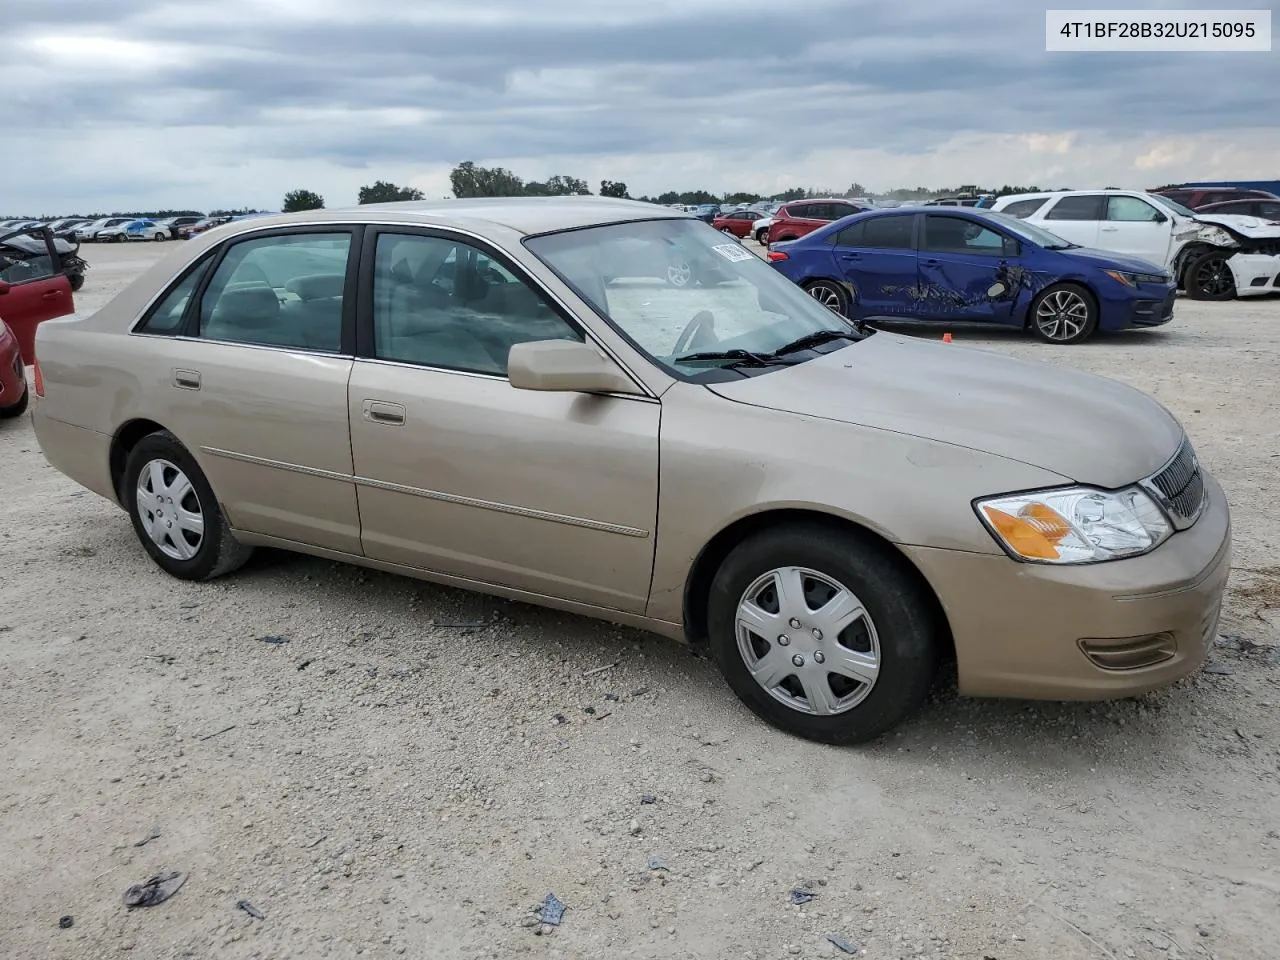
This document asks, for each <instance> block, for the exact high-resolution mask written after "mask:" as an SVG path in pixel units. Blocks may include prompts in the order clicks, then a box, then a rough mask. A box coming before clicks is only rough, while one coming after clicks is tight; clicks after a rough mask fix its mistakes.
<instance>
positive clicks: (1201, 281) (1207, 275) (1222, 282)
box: [1183, 250, 1236, 302]
mask: <svg viewBox="0 0 1280 960" xmlns="http://www.w3.org/2000/svg"><path fill="white" fill-rule="evenodd" d="M1230 256H1231V255H1230V254H1228V253H1226V252H1224V251H1221V250H1210V251H1209V252H1208V253H1204V254H1201V255H1200V256H1198V257H1196V258H1195V259H1194V260H1192V261H1191V262H1190V263H1189V264H1187V272H1186V273H1185V274H1183V276H1184V278H1185V279H1184V280H1183V287H1184V289H1185V290H1186V291H1187V296H1188V297H1190V298H1191V299H1192V300H1210V301H1216V302H1221V301H1224V300H1234V299H1235V298H1236V278H1235V276H1234V275H1233V274H1232V273H1231V268H1230V267H1228V266H1227V260H1228V259H1229V258H1230Z"/></svg>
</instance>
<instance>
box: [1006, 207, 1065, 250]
mask: <svg viewBox="0 0 1280 960" xmlns="http://www.w3.org/2000/svg"><path fill="white" fill-rule="evenodd" d="M984 213H985V215H986V216H988V217H990V218H991V219H992V220H994V221H996V222H997V223H999V224H1000V226H1002V227H1004V228H1005V229H1006V230H1008V231H1009V232H1010V233H1014V234H1017V235H1018V236H1020V237H1022V238H1023V239H1024V240H1030V241H1031V242H1032V243H1034V244H1036V245H1037V246H1040V247H1044V248H1045V249H1046V250H1066V249H1067V248H1069V247H1074V246H1077V244H1074V243H1072V242H1071V241H1070V240H1063V239H1062V237H1060V236H1058V235H1057V234H1056V233H1050V232H1049V231H1048V230H1045V229H1043V228H1041V227H1037V226H1036V225H1035V224H1033V223H1027V221H1025V220H1019V219H1018V218H1017V217H1014V216H1010V215H1009V214H1007V213H997V212H996V211H995V210H986V211H984Z"/></svg>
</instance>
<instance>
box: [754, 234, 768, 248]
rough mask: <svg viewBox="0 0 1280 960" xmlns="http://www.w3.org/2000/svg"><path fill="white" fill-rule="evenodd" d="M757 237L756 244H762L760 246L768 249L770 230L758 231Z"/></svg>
mask: <svg viewBox="0 0 1280 960" xmlns="http://www.w3.org/2000/svg"><path fill="white" fill-rule="evenodd" d="M755 236H756V243H758V244H760V246H762V247H767V246H768V245H769V231H768V230H757V231H756V234H755Z"/></svg>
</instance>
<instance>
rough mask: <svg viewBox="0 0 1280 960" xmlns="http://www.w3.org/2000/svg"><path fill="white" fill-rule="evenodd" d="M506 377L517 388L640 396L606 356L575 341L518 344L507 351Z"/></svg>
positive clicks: (592, 347) (628, 379)
mask: <svg viewBox="0 0 1280 960" xmlns="http://www.w3.org/2000/svg"><path fill="white" fill-rule="evenodd" d="M507 380H509V381H510V383H511V385H512V386H513V387H515V388H516V389H517V390H553V391H558V392H574V393H625V394H633V395H643V392H642V391H641V390H640V389H639V388H638V387H637V386H636V385H635V384H634V383H632V382H631V378H630V377H628V376H627V375H626V374H625V373H623V372H622V370H621V369H619V367H618V365H617V364H616V363H614V362H613V361H612V360H611V359H609V357H607V356H605V355H604V354H603V353H601V352H600V350H599V349H597V348H596V347H594V346H592V345H591V344H588V343H580V342H579V341H577V340H534V341H532V342H529V343H517V344H516V345H515V346H513V347H512V348H511V350H510V352H509V353H508V354H507Z"/></svg>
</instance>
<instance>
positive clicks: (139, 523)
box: [120, 430, 253, 580]
mask: <svg viewBox="0 0 1280 960" xmlns="http://www.w3.org/2000/svg"><path fill="white" fill-rule="evenodd" d="M120 493H121V497H122V499H123V500H124V504H125V507H126V509H127V510H128V511H129V518H130V519H131V520H132V521H133V529H134V532H135V533H136V534H137V535H138V539H139V540H140V541H141V542H142V546H143V548H144V549H145V550H146V551H147V553H148V554H150V556H151V559H152V560H154V561H155V562H156V563H157V564H158V565H159V566H160V567H161V568H162V569H163V570H164V571H165V572H166V573H168V574H170V575H171V576H174V577H177V578H178V579H180V580H211V579H213V578H214V577H219V576H222V574H224V573H230V572H231V571H232V570H235V569H237V568H238V567H241V566H243V565H244V563H245V561H247V560H248V559H249V556H250V555H251V554H252V553H253V548H252V547H246V546H244V545H243V544H241V543H240V542H239V541H238V540H236V539H235V537H233V536H232V535H231V527H230V525H229V524H228V523H227V520H226V517H225V516H223V513H222V508H221V507H220V506H219V504H218V499H217V497H215V496H214V494H213V488H211V487H210V486H209V481H208V480H206V479H205V476H204V473H203V472H202V471H201V470H200V467H199V465H198V464H197V463H196V461H195V459H194V458H193V457H192V456H191V454H190V453H188V452H187V449H186V448H185V447H184V446H183V445H182V444H181V443H179V442H178V439H177V437H175V436H174V435H173V434H171V433H169V432H168V431H167V430H162V431H160V432H158V433H153V434H150V435H149V436H146V437H143V438H142V439H141V440H139V441H138V444H137V446H135V447H134V448H133V450H132V451H130V453H129V459H128V461H127V462H126V464H125V471H124V481H123V485H122V487H121V491H120Z"/></svg>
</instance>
